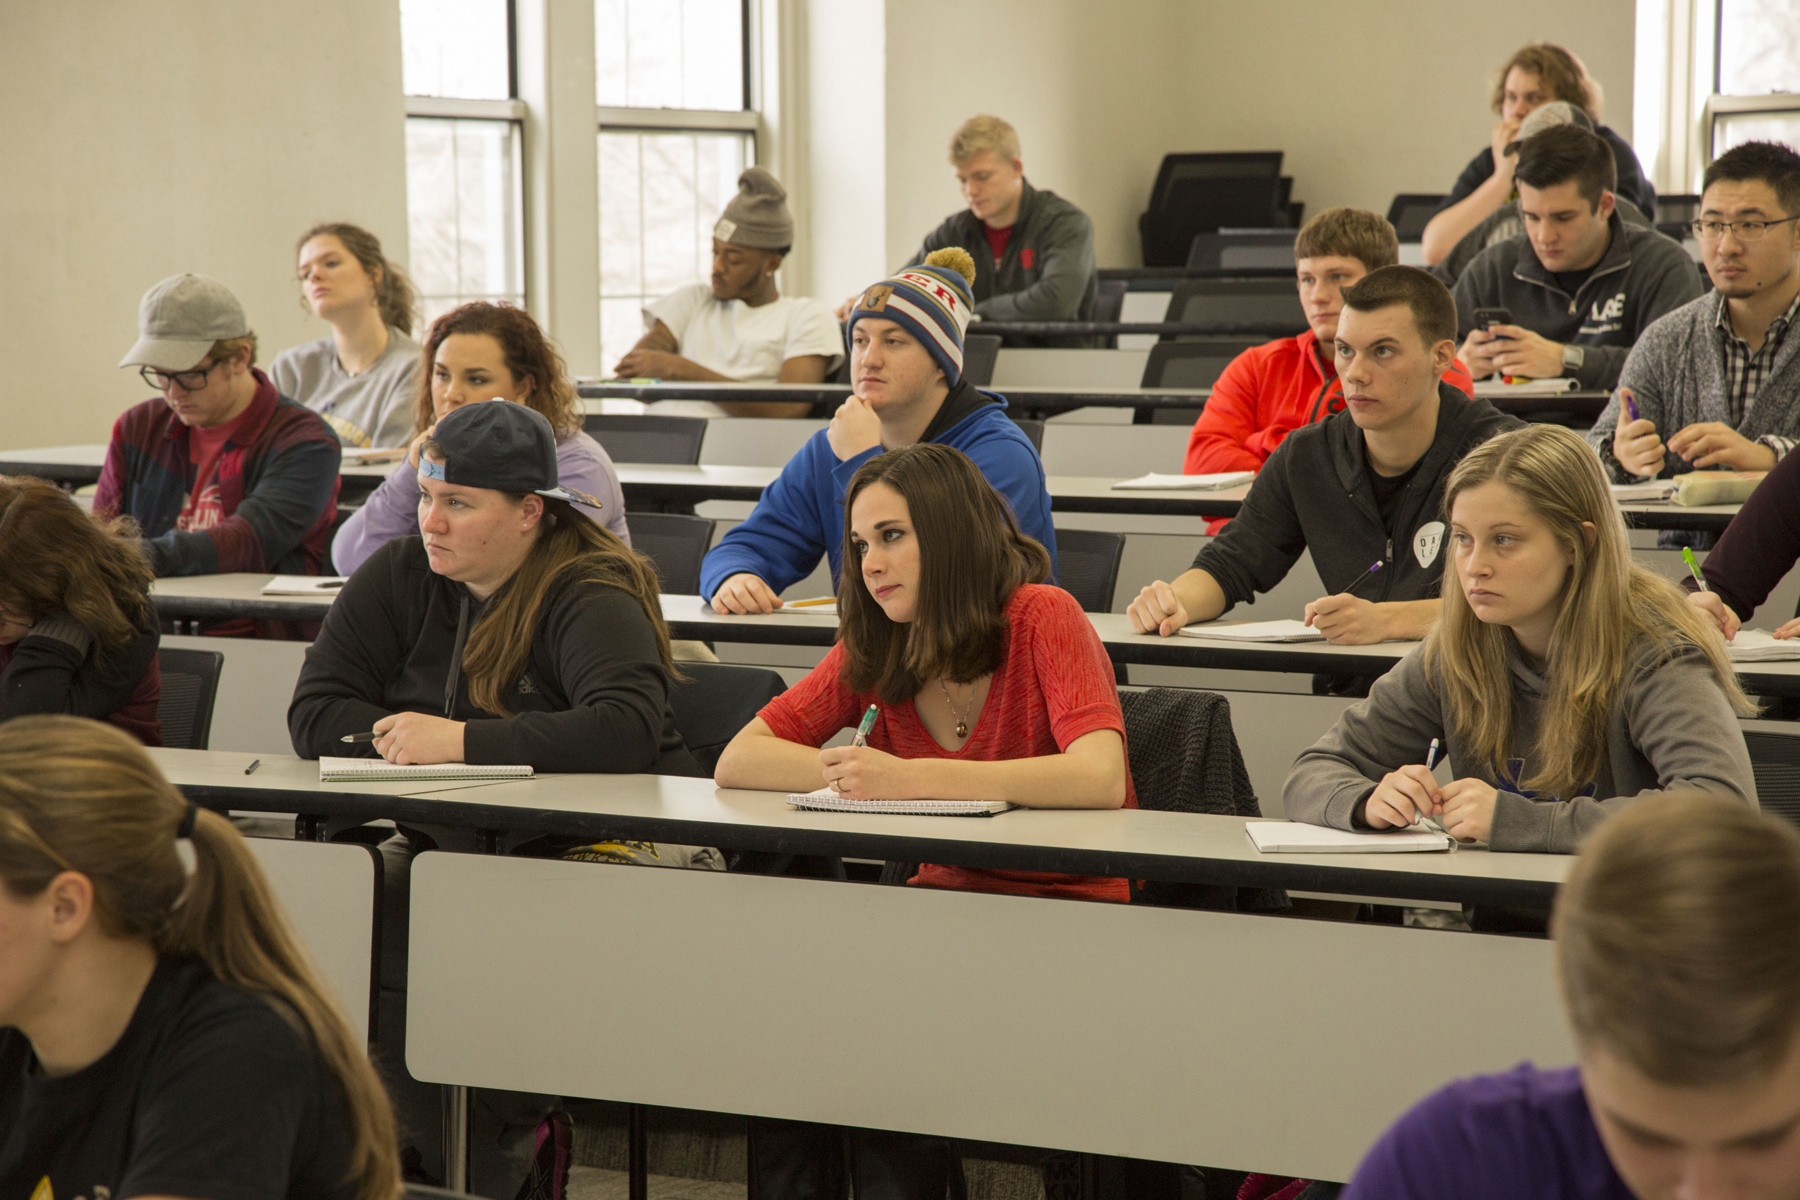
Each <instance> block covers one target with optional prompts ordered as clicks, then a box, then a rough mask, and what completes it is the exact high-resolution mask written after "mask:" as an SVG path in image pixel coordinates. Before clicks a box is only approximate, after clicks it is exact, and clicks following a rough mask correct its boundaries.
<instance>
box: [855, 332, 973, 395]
mask: <svg viewBox="0 0 1800 1200" xmlns="http://www.w3.org/2000/svg"><path fill="white" fill-rule="evenodd" d="M977 328H980V327H979V326H977ZM1000 341H1001V338H1000V335H999V334H995V333H971V334H969V335H968V336H967V337H965V338H963V368H962V373H963V378H964V379H967V380H968V381H969V383H970V384H971V385H973V386H975V387H978V388H984V387H986V386H988V385H989V384H990V383H992V382H994V364H995V363H997V362H999V361H1000ZM845 361H846V362H848V361H849V359H848V358H846V359H845Z"/></svg>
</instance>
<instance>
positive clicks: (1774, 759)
mask: <svg viewBox="0 0 1800 1200" xmlns="http://www.w3.org/2000/svg"><path fill="white" fill-rule="evenodd" d="M1744 745H1745V746H1746V747H1747V748H1748V749H1749V751H1750V769H1751V771H1753V772H1754V773H1755V776H1756V800H1757V803H1758V805H1760V806H1761V808H1762V810H1763V811H1764V812H1766V813H1774V814H1776V815H1777V816H1781V817H1786V818H1787V819H1788V820H1790V821H1792V822H1794V823H1795V824H1797V825H1800V735H1796V734H1790V733H1768V732H1765V731H1763V730H1760V729H1746V730H1744Z"/></svg>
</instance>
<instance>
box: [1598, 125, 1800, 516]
mask: <svg viewBox="0 0 1800 1200" xmlns="http://www.w3.org/2000/svg"><path fill="white" fill-rule="evenodd" d="M1694 236H1695V237H1696V238H1698V239H1699V241H1700V254H1701V258H1702V260H1703V261H1704V262H1705V263H1706V271H1707V274H1708V275H1710V276H1711V277H1712V282H1713V287H1715V288H1716V289H1717V290H1716V291H1713V292H1709V293H1707V294H1706V295H1704V296H1702V297H1700V299H1698V300H1695V301H1693V302H1692V303H1691V304H1687V305H1685V306H1683V307H1682V308H1679V309H1676V310H1675V311H1674V312H1672V313H1670V314H1669V315H1668V316H1666V317H1664V318H1663V319H1662V320H1660V321H1658V322H1657V323H1656V324H1654V325H1652V326H1651V327H1650V328H1649V329H1646V330H1645V331H1644V335H1643V337H1641V338H1639V339H1638V343H1637V345H1636V346H1634V347H1633V348H1632V351H1631V355H1630V357H1629V358H1627V359H1626V360H1625V370H1624V371H1623V373H1621V374H1620V376H1619V390H1618V392H1617V393H1615V394H1614V396H1613V398H1612V402H1611V403H1610V404H1608V405H1607V407H1606V409H1605V411H1604V412H1602V413H1601V414H1600V417H1599V419H1598V420H1597V421H1595V422H1594V428H1593V429H1592V430H1591V431H1590V432H1589V433H1588V441H1589V442H1591V443H1592V444H1593V446H1594V449H1596V450H1598V451H1599V452H1600V459H1601V461H1602V462H1604V463H1605V464H1606V466H1607V470H1608V472H1609V473H1610V474H1611V475H1612V477H1613V479H1614V480H1616V481H1617V482H1620V483H1628V482H1631V481H1632V480H1634V479H1637V478H1639V477H1641V476H1660V477H1664V478H1667V477H1669V476H1672V475H1679V474H1682V473H1684V472H1686V471H1692V470H1699V469H1703V468H1720V469H1728V470H1739V471H1767V470H1769V469H1770V468H1772V467H1773V466H1774V465H1775V464H1776V462H1777V461H1779V460H1780V459H1781V458H1782V457H1784V456H1785V455H1786V454H1787V452H1788V451H1789V450H1791V449H1793V447H1794V444H1795V441H1796V439H1800V338H1796V337H1790V336H1789V332H1790V330H1791V329H1792V327H1793V324H1794V317H1795V313H1796V311H1800V154H1796V153H1794V151H1793V150H1792V149H1791V148H1789V147H1787V146H1784V145H1781V144H1780V143H1778V142H1744V143H1742V144H1740V145H1737V146H1733V147H1732V148H1731V149H1729V150H1727V151H1726V152H1725V153H1723V154H1721V155H1719V157H1718V158H1716V159H1714V160H1713V161H1712V163H1711V165H1709V166H1708V167H1707V168H1706V174H1705V175H1704V176H1703V177H1702V180H1701V196H1700V216H1699V217H1698V218H1697V219H1696V220H1695V221H1694ZM1627 397H1629V398H1630V399H1631V401H1632V403H1633V404H1634V405H1635V406H1636V409H1637V412H1636V414H1635V415H1634V414H1633V413H1632V412H1631V409H1630V407H1628V406H1627V405H1626V404H1624V403H1623V401H1624V400H1625V399H1626V398H1627ZM1665 434H1667V435H1668V440H1667V442H1666V443H1665V442H1664V441H1663V436H1664V435H1665Z"/></svg>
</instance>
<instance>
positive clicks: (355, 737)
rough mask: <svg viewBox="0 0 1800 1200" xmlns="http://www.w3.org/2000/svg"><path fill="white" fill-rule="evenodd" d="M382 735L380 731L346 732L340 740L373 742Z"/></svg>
mask: <svg viewBox="0 0 1800 1200" xmlns="http://www.w3.org/2000/svg"><path fill="white" fill-rule="evenodd" d="M380 736H381V735H380V734H379V733H375V732H373V731H371V732H369V733H346V734H345V735H344V736H343V737H341V738H339V739H338V741H340V742H372V741H374V740H375V739H376V738H378V737H380Z"/></svg>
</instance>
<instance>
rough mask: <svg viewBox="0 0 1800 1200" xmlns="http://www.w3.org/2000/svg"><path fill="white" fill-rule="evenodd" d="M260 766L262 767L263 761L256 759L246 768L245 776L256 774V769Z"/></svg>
mask: <svg viewBox="0 0 1800 1200" xmlns="http://www.w3.org/2000/svg"><path fill="white" fill-rule="evenodd" d="M260 766H262V759H260V758H258V759H255V760H253V761H252V762H251V763H250V765H249V766H247V767H245V768H244V774H246V775H251V774H254V773H255V772H256V768H258V767H260Z"/></svg>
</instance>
